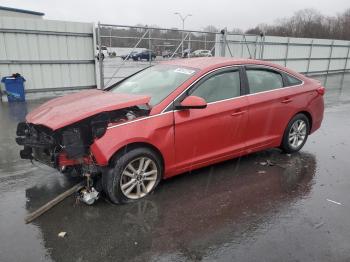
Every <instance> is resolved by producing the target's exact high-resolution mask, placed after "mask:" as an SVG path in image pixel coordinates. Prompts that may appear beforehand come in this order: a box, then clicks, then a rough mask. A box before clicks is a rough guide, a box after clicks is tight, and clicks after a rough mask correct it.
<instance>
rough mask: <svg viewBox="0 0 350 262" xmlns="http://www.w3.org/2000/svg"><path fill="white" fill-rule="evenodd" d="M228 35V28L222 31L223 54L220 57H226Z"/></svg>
mask: <svg viewBox="0 0 350 262" xmlns="http://www.w3.org/2000/svg"><path fill="white" fill-rule="evenodd" d="M226 35H227V29H226V27H225V28H224V29H223V30H221V52H220V56H222V57H225V53H226Z"/></svg>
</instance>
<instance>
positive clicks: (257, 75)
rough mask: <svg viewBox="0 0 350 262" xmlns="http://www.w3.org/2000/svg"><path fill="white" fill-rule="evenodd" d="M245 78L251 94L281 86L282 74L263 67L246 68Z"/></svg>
mask: <svg viewBox="0 0 350 262" xmlns="http://www.w3.org/2000/svg"><path fill="white" fill-rule="evenodd" d="M246 72H247V78H248V83H249V90H250V93H251V94H255V93H259V92H264V91H269V90H273V89H277V88H281V87H283V80H282V76H281V75H280V74H279V73H277V72H274V71H270V70H264V69H247V70H246Z"/></svg>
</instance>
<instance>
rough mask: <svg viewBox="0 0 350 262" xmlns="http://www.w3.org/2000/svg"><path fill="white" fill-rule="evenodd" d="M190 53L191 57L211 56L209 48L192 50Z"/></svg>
mask: <svg viewBox="0 0 350 262" xmlns="http://www.w3.org/2000/svg"><path fill="white" fill-rule="evenodd" d="M191 55H192V57H204V56H206V57H211V56H213V55H212V54H211V52H210V50H204V49H203V50H202V49H198V50H196V51H194V52H193V53H192V54H191Z"/></svg>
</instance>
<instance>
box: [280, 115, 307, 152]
mask: <svg viewBox="0 0 350 262" xmlns="http://www.w3.org/2000/svg"><path fill="white" fill-rule="evenodd" d="M309 133H310V123H309V119H308V118H307V117H306V116H305V115H304V114H297V115H295V116H294V117H293V118H292V119H291V120H290V121H289V123H288V126H287V128H286V130H285V131H284V135H283V140H282V145H281V149H282V150H283V151H284V152H286V153H294V152H298V151H299V150H300V149H301V148H302V147H303V146H304V144H305V142H306V140H307V138H308V135H309Z"/></svg>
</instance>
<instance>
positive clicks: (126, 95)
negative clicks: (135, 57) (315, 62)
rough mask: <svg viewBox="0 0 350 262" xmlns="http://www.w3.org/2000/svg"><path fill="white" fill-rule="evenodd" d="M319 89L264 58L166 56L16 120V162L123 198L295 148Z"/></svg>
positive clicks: (311, 124) (315, 110)
mask: <svg viewBox="0 0 350 262" xmlns="http://www.w3.org/2000/svg"><path fill="white" fill-rule="evenodd" d="M324 93H325V89H324V87H323V86H322V85H321V84H320V82H319V81H316V80H313V79H311V78H308V77H306V76H304V75H301V74H298V73H296V72H294V71H292V70H290V69H287V68H285V67H283V66H280V65H276V64H272V63H269V62H266V61H258V60H249V59H230V58H223V57H215V58H214V57H201V58H191V59H176V60H168V61H163V62H161V63H159V64H157V65H154V66H151V67H148V68H146V69H144V70H142V71H140V72H138V73H136V74H134V75H131V76H130V77H128V78H125V79H124V80H122V81H120V82H118V83H116V84H114V85H112V86H110V87H109V88H107V89H106V90H89V91H82V92H78V93H75V94H71V95H67V96H64V97H59V98H56V99H53V100H51V101H49V102H46V103H45V104H43V105H42V106H40V107H38V108H36V109H35V110H33V111H32V112H31V113H29V114H28V115H27V116H26V121H25V122H22V123H19V124H18V127H17V136H18V137H17V139H16V141H17V143H18V144H19V145H21V146H24V148H23V149H22V150H21V152H20V155H21V158H23V159H30V160H38V161H41V162H43V163H46V164H47V165H49V166H52V167H54V168H57V169H58V170H60V171H62V172H67V170H68V171H69V170H82V172H88V174H89V176H88V177H89V179H90V178H93V179H94V181H95V183H97V182H96V181H97V180H99V179H102V183H101V185H102V188H103V190H104V191H105V193H106V195H108V196H109V198H110V199H111V200H112V201H113V202H114V203H127V202H130V201H133V200H137V199H140V198H143V197H145V196H147V195H149V194H150V193H151V192H152V191H153V190H154V189H155V188H156V187H157V185H158V184H159V181H160V180H161V179H165V178H169V177H172V176H175V175H178V174H181V173H184V172H187V171H190V170H193V169H197V168H201V167H204V166H208V165H211V164H214V163H218V162H221V161H225V160H228V159H231V158H235V157H239V156H242V155H245V154H250V153H252V152H256V151H260V150H264V149H267V148H272V147H279V148H281V149H282V150H283V151H284V152H286V153H294V152H298V151H299V150H300V149H301V148H302V147H303V146H304V144H305V142H306V140H307V138H308V136H309V135H310V134H312V133H313V132H315V131H316V130H317V129H318V128H319V127H320V126H321V123H322V119H323V111H324V102H323V95H324ZM84 170H85V171H84ZM203 194H205V192H203Z"/></svg>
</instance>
